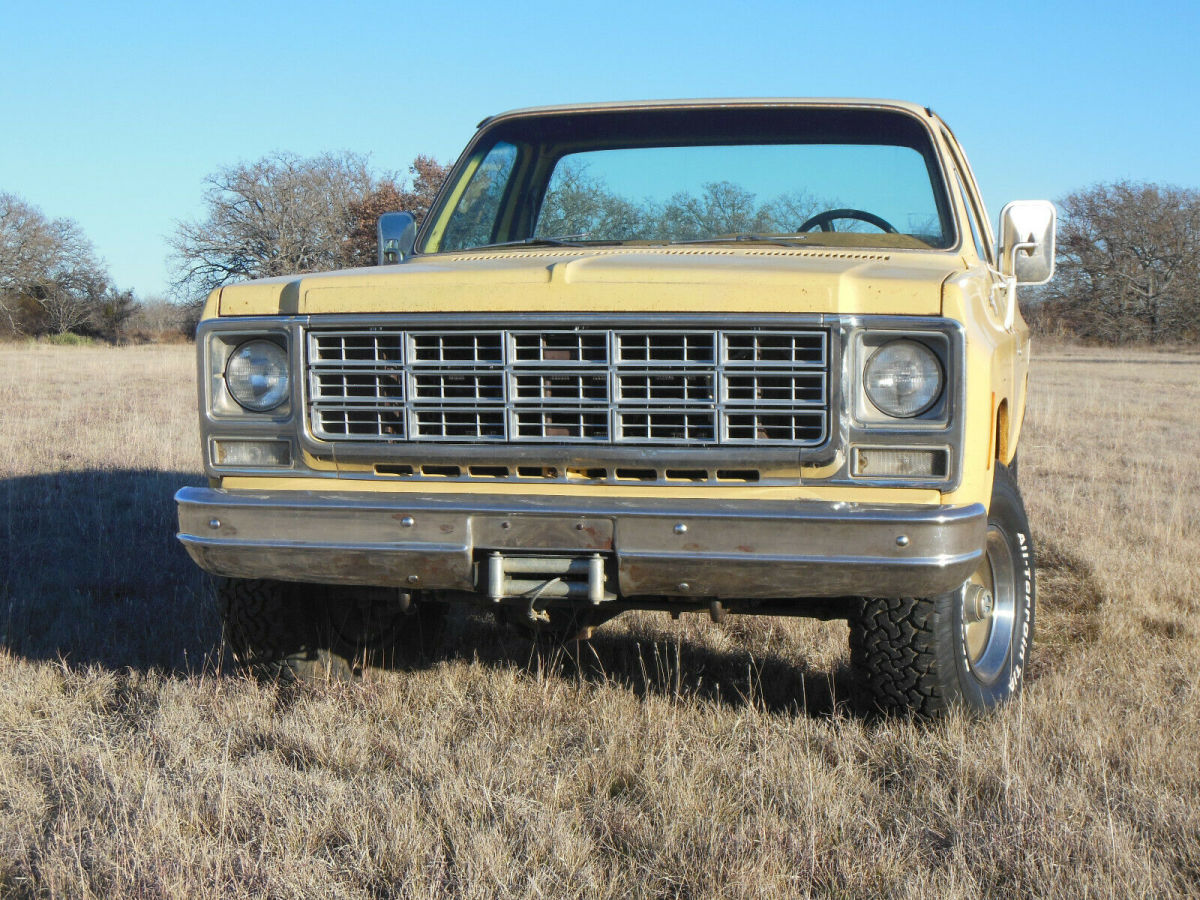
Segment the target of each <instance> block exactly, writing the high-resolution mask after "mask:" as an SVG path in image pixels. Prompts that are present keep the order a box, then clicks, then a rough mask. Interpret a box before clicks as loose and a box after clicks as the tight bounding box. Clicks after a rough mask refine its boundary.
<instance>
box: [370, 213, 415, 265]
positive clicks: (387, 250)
mask: <svg viewBox="0 0 1200 900" xmlns="http://www.w3.org/2000/svg"><path fill="white" fill-rule="evenodd" d="M375 234H376V236H377V238H378V241H379V260H378V265H381V266H390V265H393V264H395V263H402V262H404V261H405V260H406V259H408V258H409V257H410V256H412V252H413V244H415V243H416V240H417V220H416V219H414V218H413V217H412V214H411V213H406V212H390V213H384V214H383V215H382V216H380V217H379V222H378V223H377V224H376V226H375Z"/></svg>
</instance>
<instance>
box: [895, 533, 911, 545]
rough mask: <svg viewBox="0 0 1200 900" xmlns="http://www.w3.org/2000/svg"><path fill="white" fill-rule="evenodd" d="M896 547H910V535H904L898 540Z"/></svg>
mask: <svg viewBox="0 0 1200 900" xmlns="http://www.w3.org/2000/svg"><path fill="white" fill-rule="evenodd" d="M896 546H897V547H907V546H908V535H907V534H902V535H900V536H899V537H898V538H896Z"/></svg>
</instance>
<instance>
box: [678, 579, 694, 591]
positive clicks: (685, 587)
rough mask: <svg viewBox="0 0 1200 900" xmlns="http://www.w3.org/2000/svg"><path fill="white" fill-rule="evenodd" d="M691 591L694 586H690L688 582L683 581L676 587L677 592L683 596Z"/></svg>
mask: <svg viewBox="0 0 1200 900" xmlns="http://www.w3.org/2000/svg"><path fill="white" fill-rule="evenodd" d="M691 589H692V586H691V585H690V584H688V583H687V582H686V581H681V582H679V584H677V585H675V590H677V591H679V593H681V594H686V593H687V592H688V591H690V590H691Z"/></svg>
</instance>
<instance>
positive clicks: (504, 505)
mask: <svg viewBox="0 0 1200 900" xmlns="http://www.w3.org/2000/svg"><path fill="white" fill-rule="evenodd" d="M175 499H176V502H177V503H178V505H179V535H178V537H179V540H180V541H181V542H182V543H183V545H184V547H186V548H187V551H188V553H190V554H191V556H192V558H193V559H194V560H195V561H196V562H197V563H198V564H199V565H200V566H201V567H202V568H204V569H206V570H208V571H209V572H212V573H214V574H218V575H227V576H232V577H240V578H277V579H284V580H290V581H307V582H316V583H330V584H337V583H341V584H371V585H396V586H406V587H411V588H414V589H429V590H461V591H475V590H480V589H482V590H486V580H487V574H486V566H485V565H484V564H483V560H484V559H485V558H486V557H487V556H488V555H489V554H491V553H493V552H497V551H498V552H500V553H502V554H504V555H505V556H508V555H523V554H537V555H539V556H543V557H544V556H564V557H584V556H589V557H590V556H592V555H594V554H596V553H600V554H601V555H602V556H603V557H604V559H605V560H606V563H607V565H608V567H609V571H610V572H612V573H615V577H616V585H615V591H616V593H617V594H618V595H619V596H620V598H621V599H622V600H633V598H637V597H674V598H713V599H715V598H731V599H733V598H736V599H750V598H762V599H771V598H774V599H780V598H793V597H794V598H800V597H840V596H900V595H909V596H911V595H917V596H928V595H931V594H935V593H941V592H943V591H947V590H950V589H952V588H955V587H958V586H959V585H960V584H962V582H963V581H964V580H966V578H967V577H968V576H970V574H971V573H972V572H973V571H974V570H975V568H976V566H977V565H978V562H979V560H980V558H981V556H982V553H983V547H984V537H985V533H986V528H987V512H986V510H985V509H984V508H983V506H981V505H979V504H974V505H971V506H941V507H938V506H901V505H891V506H865V505H858V504H846V503H824V502H815V501H797V502H783V501H751V500H738V501H732V500H725V501H722V500H676V499H664V498H629V497H625V498H608V497H562V496H544V497H543V496H506V495H488V496H481V495H472V494H419V493H369V494H368V493H360V492H325V491H321V492H307V491H272V492H263V493H259V492H251V491H226V490H218V489H212V488H194V487H187V488H183V489H182V490H180V491H179V493H177V494H176V495H175ZM610 589H613V586H612V585H611V584H610ZM635 605H636V601H635Z"/></svg>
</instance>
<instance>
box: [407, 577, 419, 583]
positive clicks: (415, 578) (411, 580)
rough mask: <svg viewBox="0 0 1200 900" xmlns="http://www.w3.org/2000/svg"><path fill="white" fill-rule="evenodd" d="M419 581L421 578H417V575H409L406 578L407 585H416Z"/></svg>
mask: <svg viewBox="0 0 1200 900" xmlns="http://www.w3.org/2000/svg"><path fill="white" fill-rule="evenodd" d="M420 580H421V576H419V575H409V576H408V583H409V584H416V583H417V582H418V581H420Z"/></svg>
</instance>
